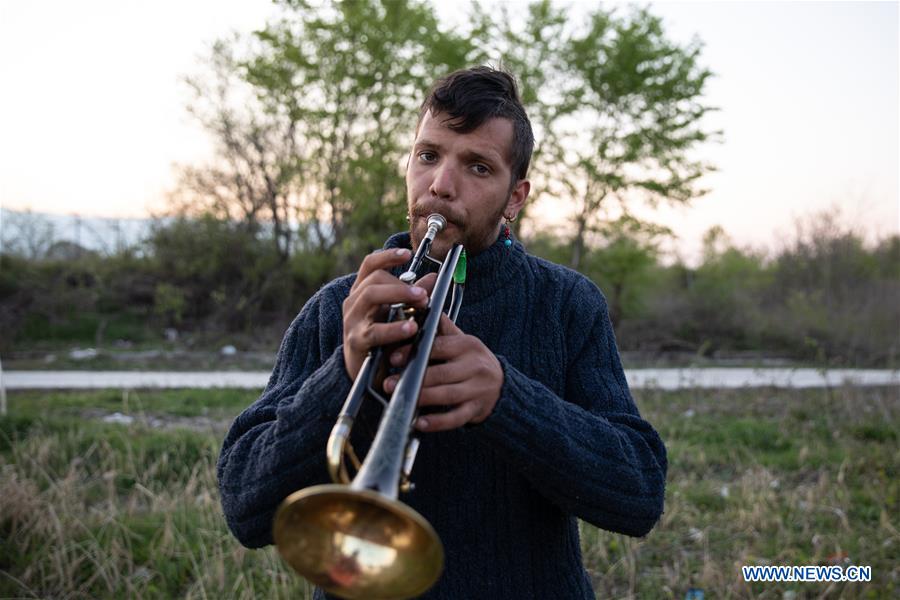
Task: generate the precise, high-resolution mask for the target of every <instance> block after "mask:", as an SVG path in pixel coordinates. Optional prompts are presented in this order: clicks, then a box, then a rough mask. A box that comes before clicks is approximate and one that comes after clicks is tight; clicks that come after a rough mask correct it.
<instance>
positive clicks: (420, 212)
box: [411, 204, 465, 229]
mask: <svg viewBox="0 0 900 600" xmlns="http://www.w3.org/2000/svg"><path fill="white" fill-rule="evenodd" d="M433 213H438V214H440V215H441V216H443V217H444V218H445V219H447V222H448V223H451V224H453V225H456V227H458V228H459V229H462V228H463V227H464V226H465V220H464V219H463V218H462V217H461V216H460V215H457V214H454V212H453V211H452V210H448V209H447V207H446V206H440V207H438V206H431V205H428V204H422V205H417V206H416V207H415V208H413V209H412V212H411V214H412V217H413V218H417V217H421V218H423V219H427V218H428V216H429V215H431V214H433Z"/></svg>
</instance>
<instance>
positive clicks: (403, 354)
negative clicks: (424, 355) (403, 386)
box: [388, 344, 412, 367]
mask: <svg viewBox="0 0 900 600" xmlns="http://www.w3.org/2000/svg"><path fill="white" fill-rule="evenodd" d="M411 350H412V344H406V345H403V346H400V347H399V348H395V349H394V351H393V352H391V355H390V356H389V357H388V359H389V360H390V362H391V366H392V367H402V366H403V365H405V364H406V362H407V361H408V360H409V353H410V351H411Z"/></svg>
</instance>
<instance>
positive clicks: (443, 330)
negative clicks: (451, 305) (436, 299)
mask: <svg viewBox="0 0 900 600" xmlns="http://www.w3.org/2000/svg"><path fill="white" fill-rule="evenodd" d="M438 335H466V334H465V333H463V330H462V329H460V328H459V327H457V326H456V323H454V322H453V321H452V320H450V317H448V316H447V313H442V314H441V320H440V323H439V324H438Z"/></svg>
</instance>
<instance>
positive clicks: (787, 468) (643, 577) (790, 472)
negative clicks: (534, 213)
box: [0, 388, 900, 599]
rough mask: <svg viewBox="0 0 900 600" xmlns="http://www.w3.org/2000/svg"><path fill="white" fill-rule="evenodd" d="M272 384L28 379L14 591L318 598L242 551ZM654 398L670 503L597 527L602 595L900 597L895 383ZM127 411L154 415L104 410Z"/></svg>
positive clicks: (647, 406) (14, 521) (12, 425)
mask: <svg viewBox="0 0 900 600" xmlns="http://www.w3.org/2000/svg"><path fill="white" fill-rule="evenodd" d="M255 396H256V394H255V393H253V392H246V391H233V390H202V391H201V390H178V391H158V392H122V391H101V392H77V393H76V392H72V393H60V392H54V393H43V392H42V393H37V392H28V393H13V394H11V396H10V398H9V405H10V414H9V416H7V417H5V418H0V597H66V598H121V597H144V598H170V597H187V598H256V597H267V598H268V597H274V598H281V597H283V598H304V597H308V596H309V588H308V586H307V585H306V584H305V583H304V582H303V581H302V580H301V579H299V578H298V577H296V576H294V575H293V573H292V572H291V571H290V570H289V569H288V568H287V567H285V566H284V565H283V564H282V562H281V561H280V559H279V558H278V556H277V553H275V552H274V550H273V549H271V548H268V549H266V550H260V551H249V550H245V549H243V548H242V547H241V546H240V545H239V544H238V543H237V542H236V541H235V540H234V539H233V538H232V537H231V535H230V534H229V532H228V530H227V528H226V526H225V524H224V522H223V519H222V516H221V513H220V508H219V502H218V496H217V492H216V482H215V470H214V466H215V458H216V456H217V454H218V450H219V445H220V443H221V439H222V436H223V435H224V431H225V428H226V427H227V424H228V422H229V420H230V419H231V418H233V416H234V415H236V414H237V413H238V412H239V411H240V410H241V409H242V408H243V407H244V406H246V405H248V404H249V403H250V402H252V401H253V400H254V399H255ZM636 396H637V397H636V400H637V402H638V405H639V407H640V408H641V411H642V414H643V416H644V417H645V418H647V419H648V420H649V421H650V422H651V423H653V424H654V426H656V427H657V429H658V430H659V431H660V433H661V435H662V436H663V439H664V440H665V441H666V444H667V447H668V450H669V461H670V468H669V479H668V488H667V498H666V512H665V514H664V515H663V518H662V520H661V522H660V523H659V525H658V526H657V527H656V528H655V529H654V530H653V532H652V533H651V534H650V535H649V536H648V537H646V538H644V539H632V538H628V537H625V536H622V535H618V534H611V533H608V532H604V531H599V530H597V529H596V528H594V527H592V526H589V525H586V524H583V525H582V534H583V551H584V560H585V566H586V568H587V569H588V572H589V573H590V575H591V577H592V579H593V583H594V587H595V589H596V591H597V595H598V597H611V598H683V597H684V593H685V591H686V590H687V589H688V588H689V587H699V588H702V589H703V590H704V591H705V592H706V597H707V598H750V597H754V598H755V597H760V598H777V599H780V598H784V597H790V594H788V596H785V594H786V593H787V592H795V594H796V595H795V597H796V598H807V597H809V598H819V597H822V598H845V597H847V598H890V597H896V596H897V594H898V591H900V561H898V558H900V532H898V529H900V522H898V515H900V444H898V431H900V399H898V394H897V390H896V389H890V390H889V389H851V388H847V389H838V390H819V391H784V390H745V391H743V390H742V391H691V392H677V393H664V392H641V393H639V394H637V395H636ZM112 412H122V413H127V414H130V415H135V416H137V417H139V419H138V421H136V422H135V423H134V424H132V425H129V426H122V425H112V424H104V423H102V421H101V417H102V416H103V415H106V414H109V413H112ZM153 419H155V421H154V420H153ZM147 423H155V424H157V425H161V426H160V427H150V426H148V425H147ZM845 556H846V557H847V558H848V560H849V561H850V562H851V563H852V564H858V565H871V566H872V573H873V581H872V582H871V583H868V584H862V583H855V584H851V583H846V584H844V583H838V584H813V583H803V584H799V583H757V584H746V583H744V582H743V581H742V580H741V577H740V566H741V565H743V564H804V565H805V564H830V562H832V561H835V560H838V561H840V560H842V559H843V557H845Z"/></svg>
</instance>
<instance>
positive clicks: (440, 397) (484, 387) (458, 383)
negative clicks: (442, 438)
mask: <svg viewBox="0 0 900 600" xmlns="http://www.w3.org/2000/svg"><path fill="white" fill-rule="evenodd" d="M438 334H439V335H438V336H437V337H436V338H435V340H434V346H433V347H432V350H431V358H432V359H433V360H438V361H444V362H442V363H441V364H437V365H431V366H429V367H428V369H427V370H426V371H425V382H424V384H423V387H422V393H421V394H420V395H419V406H448V407H452V408H451V409H450V410H449V411H447V412H444V413H433V414H428V415H424V416H420V417H419V418H418V419H416V423H415V426H416V429H418V430H420V431H446V430H448V429H456V428H457V427H462V426H463V425H465V424H466V423H481V422H482V421H484V420H485V419H487V418H488V417H489V416H490V415H491V413H492V412H493V410H494V406H496V404H497V400H499V399H500V388H501V387H502V386H503V367H501V366H500V361H499V360H497V357H496V356H494V353H493V352H491V351H490V350H488V348H487V346H485V345H484V344H483V343H482V342H481V340H479V339H478V338H477V337H475V336H474V335H466V334H465V333H463V332H462V330H460V329H459V327H457V326H456V324H455V323H453V321H451V320H450V318H449V317H448V316H447V315H446V314H443V315H441V323H440V327H439V328H438ZM404 358H405V357H404ZM392 362H393V361H392ZM398 362H399V361H398ZM402 362H405V360H404V361H402ZM397 380H398V376H396V375H394V376H391V377H388V378H387V379H385V381H384V389H385V391H386V392H388V393H390V392H393V391H394V388H395V387H396V385H397Z"/></svg>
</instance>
